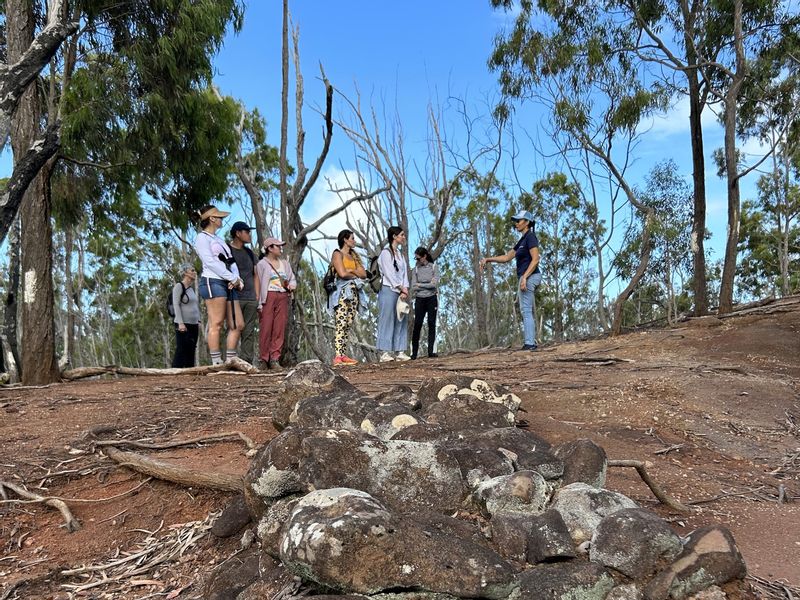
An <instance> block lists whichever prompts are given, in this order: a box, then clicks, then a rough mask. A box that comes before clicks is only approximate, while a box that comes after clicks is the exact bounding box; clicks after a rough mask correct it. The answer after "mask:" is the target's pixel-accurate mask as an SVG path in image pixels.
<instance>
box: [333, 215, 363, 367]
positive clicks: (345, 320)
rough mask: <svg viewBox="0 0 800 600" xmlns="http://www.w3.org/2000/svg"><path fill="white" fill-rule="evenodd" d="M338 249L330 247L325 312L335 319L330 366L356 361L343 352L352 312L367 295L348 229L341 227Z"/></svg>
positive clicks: (337, 239) (360, 266) (352, 318)
mask: <svg viewBox="0 0 800 600" xmlns="http://www.w3.org/2000/svg"><path fill="white" fill-rule="evenodd" d="M336 241H337V243H338V244H339V249H338V250H334V251H333V256H331V265H330V267H329V268H330V269H331V270H332V271H333V274H334V276H335V277H334V284H335V288H334V289H333V290H332V292H331V294H330V296H329V297H328V312H330V313H332V314H333V316H334V320H335V322H336V333H335V334H334V338H333V347H334V357H333V366H334V367H336V366H339V365H355V364H358V361H357V360H356V359H354V358H350V356H348V354H347V338H348V337H349V336H350V329H351V328H352V327H353V321H354V320H355V318H356V313H358V312H359V311H361V312H363V311H365V310H366V308H367V295H366V294H365V293H364V283H365V281H364V280H365V279H366V277H367V271H366V269H364V265H363V264H362V262H361V257H360V256H358V254H356V251H355V247H356V236H355V234H354V233H353V232H352V231H350V230H349V229H343V230H342V231H340V232H339V235H338V236H337V238H336Z"/></svg>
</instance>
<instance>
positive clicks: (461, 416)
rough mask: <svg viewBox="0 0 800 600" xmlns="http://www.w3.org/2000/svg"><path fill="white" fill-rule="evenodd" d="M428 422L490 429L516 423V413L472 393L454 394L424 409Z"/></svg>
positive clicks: (453, 426) (459, 427)
mask: <svg viewBox="0 0 800 600" xmlns="http://www.w3.org/2000/svg"><path fill="white" fill-rule="evenodd" d="M422 416H423V417H424V419H425V420H426V421H427V422H428V423H433V424H435V425H441V426H442V427H444V428H446V429H451V430H458V429H489V428H491V427H509V426H510V425H514V413H513V412H511V411H510V410H508V409H507V408H506V407H505V406H503V405H502V404H490V403H487V402H485V401H484V400H481V399H480V398H477V397H475V396H474V395H472V394H454V395H451V396H447V397H446V398H445V399H444V400H441V401H440V402H436V403H435V404H432V405H431V406H429V407H428V408H426V409H424V410H423V412H422Z"/></svg>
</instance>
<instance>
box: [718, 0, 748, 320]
mask: <svg viewBox="0 0 800 600" xmlns="http://www.w3.org/2000/svg"><path fill="white" fill-rule="evenodd" d="M742 1H743V0H735V2H734V5H733V31H734V33H733V45H734V49H735V52H736V68H735V71H734V73H733V77H732V78H731V82H730V86H729V87H728V90H727V92H726V93H725V103H724V104H725V114H724V123H725V175H726V179H727V183H728V238H727V240H726V243H725V263H724V264H723V267H722V282H721V284H720V289H719V313H720V314H725V313H729V312H731V311H732V310H733V281H734V277H735V276H736V258H737V256H738V250H739V247H738V246H739V226H740V222H739V221H740V219H741V202H740V195H739V165H738V162H737V160H736V108H737V102H738V100H739V91H740V90H741V88H742V84H743V83H744V78H745V56H744V41H743V37H744V36H743V33H742Z"/></svg>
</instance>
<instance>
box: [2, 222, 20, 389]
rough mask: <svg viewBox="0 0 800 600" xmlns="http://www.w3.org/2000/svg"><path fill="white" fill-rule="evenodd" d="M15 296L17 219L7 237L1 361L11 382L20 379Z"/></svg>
mask: <svg viewBox="0 0 800 600" xmlns="http://www.w3.org/2000/svg"><path fill="white" fill-rule="evenodd" d="M17 298H19V221H16V222H15V223H14V224H13V225H12V228H11V235H10V236H9V238H8V290H7V291H6V301H5V307H4V314H3V337H2V340H3V361H4V362H5V369H6V372H8V374H9V376H10V380H11V382H12V383H16V382H18V381H19V380H20V377H21V375H22V373H21V370H22V363H21V362H20V358H19V343H18V336H17Z"/></svg>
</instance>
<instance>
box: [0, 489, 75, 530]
mask: <svg viewBox="0 0 800 600" xmlns="http://www.w3.org/2000/svg"><path fill="white" fill-rule="evenodd" d="M0 488H8V489H9V490H11V491H12V492H14V493H15V494H16V495H17V496H19V497H20V498H25V499H26V500H30V501H32V502H41V503H42V504H45V505H47V506H50V507H52V508H55V509H57V510H58V512H60V513H61V516H63V517H64V521H65V523H66V527H67V531H69V532H73V531H78V529H80V528H81V524H80V523H79V522H78V520H77V519H76V518H75V517H74V516H72V511H70V509H69V506H67V504H66V502H64V501H63V500H61V499H59V498H50V497H45V496H40V495H39V494H34V493H33V492H30V491H28V490H26V489H25V488H23V487H20V486H18V485H15V484H13V483H8V482H7V481H0Z"/></svg>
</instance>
